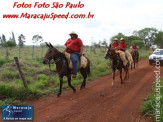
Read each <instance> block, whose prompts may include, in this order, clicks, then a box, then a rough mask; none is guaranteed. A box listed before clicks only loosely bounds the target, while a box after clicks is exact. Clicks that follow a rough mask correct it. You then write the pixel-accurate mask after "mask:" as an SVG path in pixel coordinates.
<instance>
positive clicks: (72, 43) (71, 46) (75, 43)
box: [65, 38, 83, 53]
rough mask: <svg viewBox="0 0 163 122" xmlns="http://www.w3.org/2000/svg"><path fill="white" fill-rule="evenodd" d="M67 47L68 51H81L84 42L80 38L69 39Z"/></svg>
mask: <svg viewBox="0 0 163 122" xmlns="http://www.w3.org/2000/svg"><path fill="white" fill-rule="evenodd" d="M65 45H66V47H68V49H67V51H66V52H67V53H72V52H80V48H81V47H82V46H83V42H82V40H81V39H80V38H76V39H71V38H70V39H68V40H67V42H66V43H65Z"/></svg>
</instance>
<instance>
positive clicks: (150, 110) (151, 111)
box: [141, 78, 163, 122]
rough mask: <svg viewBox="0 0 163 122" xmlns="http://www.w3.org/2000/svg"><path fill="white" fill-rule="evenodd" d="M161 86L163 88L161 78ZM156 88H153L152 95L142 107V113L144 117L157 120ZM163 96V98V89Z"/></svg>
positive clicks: (162, 93)
mask: <svg viewBox="0 0 163 122" xmlns="http://www.w3.org/2000/svg"><path fill="white" fill-rule="evenodd" d="M161 86H163V78H161ZM155 89H156V87H155V86H154V87H153V92H152V94H150V95H149V96H148V98H147V101H145V102H143V105H142V107H141V112H142V113H143V115H144V116H151V117H153V118H155V116H156V113H155V111H156V90H155ZM160 92H161V94H160V95H161V96H162V97H163V88H162V87H161V90H160ZM162 97H161V99H160V105H161V106H160V110H161V114H160V122H163V98H162Z"/></svg>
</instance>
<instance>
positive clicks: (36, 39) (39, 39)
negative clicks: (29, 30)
mask: <svg viewBox="0 0 163 122" xmlns="http://www.w3.org/2000/svg"><path fill="white" fill-rule="evenodd" d="M42 42H43V38H42V36H40V35H38V34H37V35H34V36H33V38H32V43H33V49H32V58H33V57H34V43H40V46H41V47H42V51H41V56H43V45H42Z"/></svg>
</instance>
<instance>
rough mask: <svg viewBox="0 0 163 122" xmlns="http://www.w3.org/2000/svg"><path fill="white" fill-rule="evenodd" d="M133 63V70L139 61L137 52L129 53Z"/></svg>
mask: <svg viewBox="0 0 163 122" xmlns="http://www.w3.org/2000/svg"><path fill="white" fill-rule="evenodd" d="M131 55H132V58H133V61H134V69H135V68H136V65H138V61H139V52H138V51H137V50H135V51H132V52H131ZM131 70H132V65H131Z"/></svg>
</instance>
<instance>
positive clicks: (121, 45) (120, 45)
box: [119, 44, 127, 50]
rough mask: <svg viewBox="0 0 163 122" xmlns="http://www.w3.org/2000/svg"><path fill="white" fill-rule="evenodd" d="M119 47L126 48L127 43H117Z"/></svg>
mask: <svg viewBox="0 0 163 122" xmlns="http://www.w3.org/2000/svg"><path fill="white" fill-rule="evenodd" d="M121 48H125V49H126V48H127V44H119V49H120V50H121Z"/></svg>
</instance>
